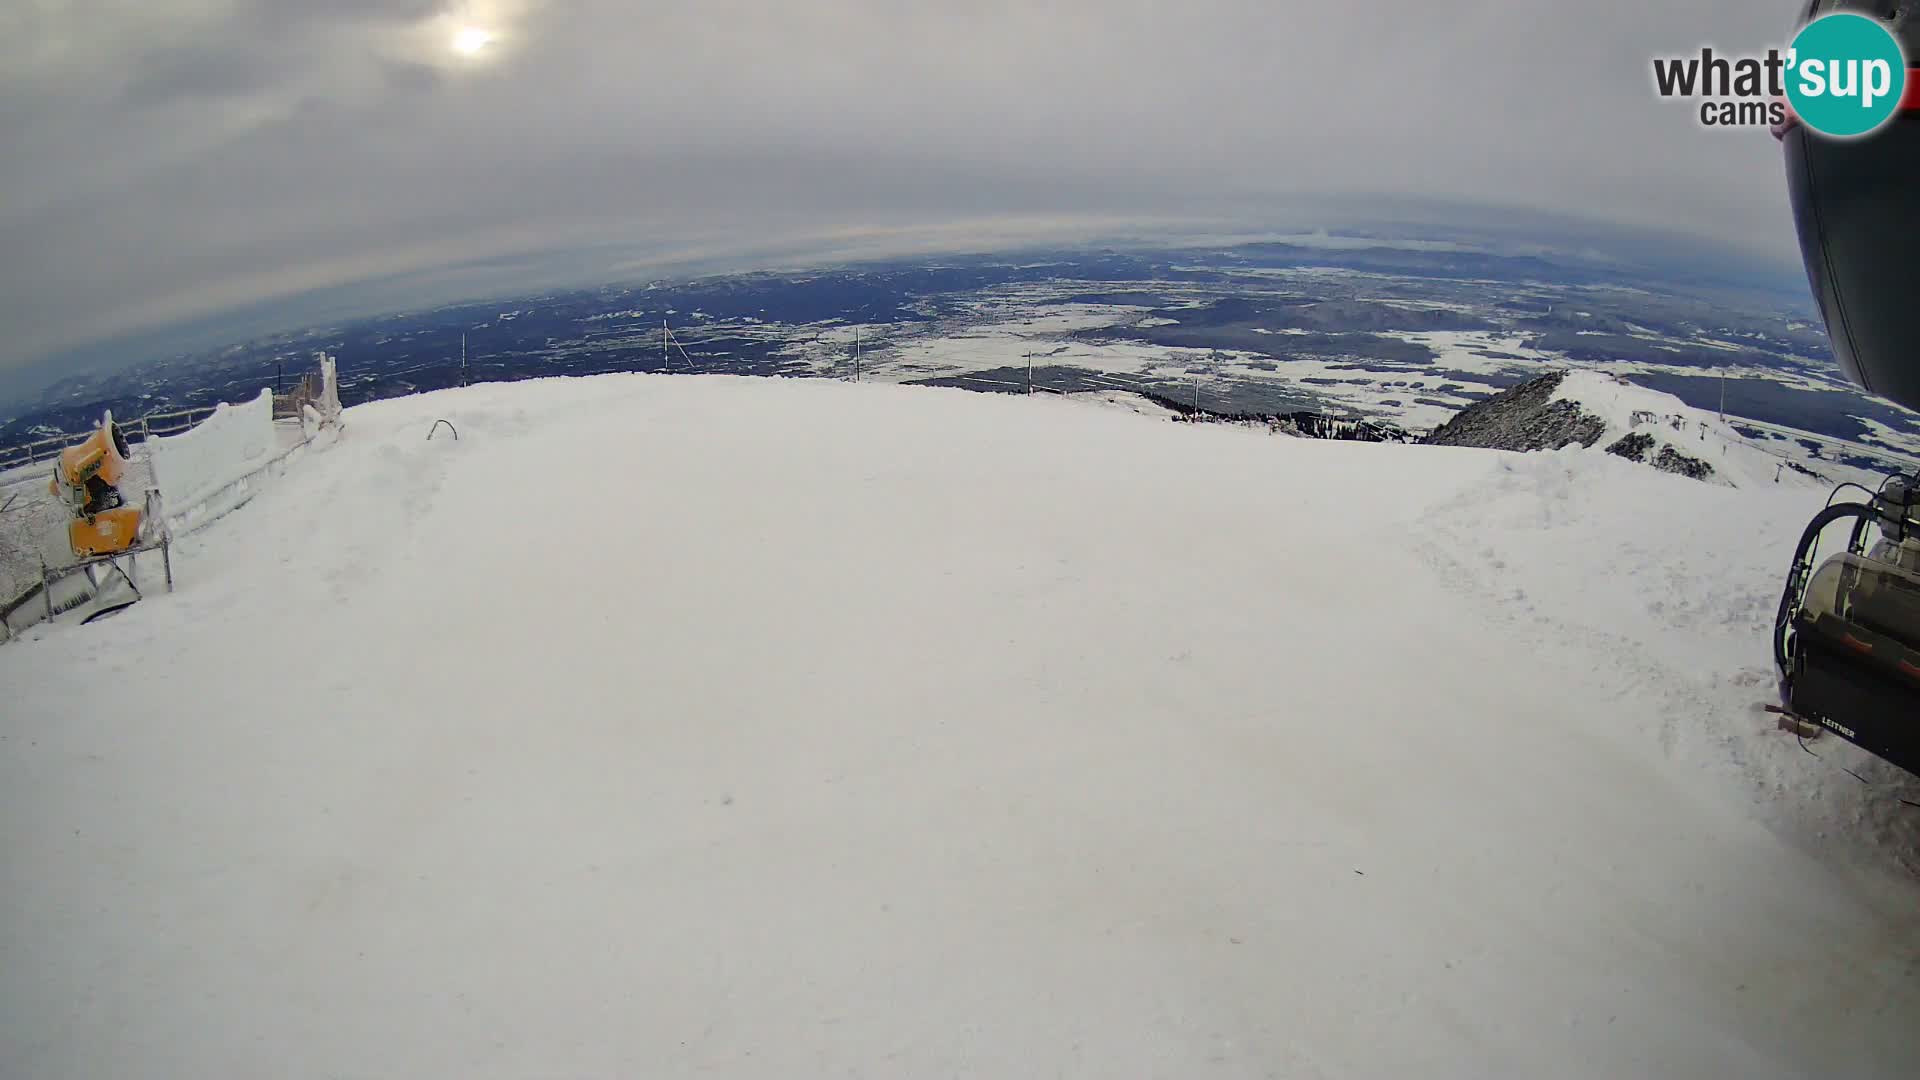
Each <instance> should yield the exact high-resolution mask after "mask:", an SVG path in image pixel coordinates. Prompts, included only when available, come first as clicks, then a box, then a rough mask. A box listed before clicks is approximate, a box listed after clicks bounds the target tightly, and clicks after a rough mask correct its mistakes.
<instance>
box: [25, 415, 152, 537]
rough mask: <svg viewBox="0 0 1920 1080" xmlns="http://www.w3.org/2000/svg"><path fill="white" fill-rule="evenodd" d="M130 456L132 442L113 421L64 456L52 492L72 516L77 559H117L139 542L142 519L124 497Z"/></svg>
mask: <svg viewBox="0 0 1920 1080" xmlns="http://www.w3.org/2000/svg"><path fill="white" fill-rule="evenodd" d="M129 456H131V454H130V451H129V450H128V448H127V438H126V436H125V435H124V434H122V433H121V431H120V425H118V424H116V423H114V422H113V418H112V417H111V416H109V417H107V418H106V419H105V420H103V421H102V422H101V424H100V427H99V428H98V429H97V430H96V431H94V433H93V434H91V435H89V436H87V438H86V441H84V442H82V443H80V444H79V445H77V446H69V447H67V448H66V449H65V450H62V451H61V452H60V459H59V461H58V462H57V463H56V464H55V465H54V470H53V482H52V483H50V484H48V485H47V489H48V490H49V491H51V492H52V493H53V494H54V495H55V496H56V497H58V498H59V499H60V501H61V503H62V504H64V505H65V506H66V508H67V510H68V511H69V512H70V513H71V514H72V515H73V520H71V521H69V522H67V543H68V546H70V547H72V548H73V553H74V554H75V555H76V556H79V557H80V558H83V559H85V558H92V557H95V556H101V555H117V554H119V553H121V552H123V551H126V550H127V549H129V548H131V547H134V546H135V545H136V544H138V543H139V542H140V540H141V526H142V524H143V522H142V517H143V515H142V513H141V511H139V510H138V509H135V508H133V507H130V506H128V505H126V502H127V500H126V496H124V495H122V494H121V493H120V481H121V478H122V477H123V476H125V475H126V471H127V458H128V457H129Z"/></svg>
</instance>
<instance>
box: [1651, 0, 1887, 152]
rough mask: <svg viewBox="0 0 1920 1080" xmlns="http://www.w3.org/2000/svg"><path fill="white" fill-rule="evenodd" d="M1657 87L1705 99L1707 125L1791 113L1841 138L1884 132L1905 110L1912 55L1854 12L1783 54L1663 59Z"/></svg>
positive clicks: (1767, 121)
mask: <svg viewBox="0 0 1920 1080" xmlns="http://www.w3.org/2000/svg"><path fill="white" fill-rule="evenodd" d="M1653 83H1654V90H1655V92H1657V93H1658V94H1659V95H1660V96H1661V97H1665V98H1687V99H1698V100H1700V123H1701V124H1702V125H1704V126H1706V127H1760V126H1769V125H1770V126H1772V127H1774V128H1776V129H1778V128H1780V127H1782V126H1784V125H1785V124H1786V123H1787V121H1788V118H1789V112H1788V110H1789V109H1791V110H1792V112H1791V116H1792V117H1793V118H1794V119H1797V120H1798V121H1799V122H1800V123H1802V124H1804V125H1806V126H1807V127H1808V128H1810V129H1811V130H1813V131H1816V132H1818V133H1820V134H1822V135H1826V136H1829V137H1832V138H1837V139H1847V138H1854V137H1857V136H1861V135H1868V134H1871V133H1873V132H1875V131H1878V130H1879V129H1880V128H1881V127H1882V126H1883V125H1885V124H1886V123H1887V121H1889V120H1891V119H1892V118H1893V115H1894V114H1895V113H1896V112H1898V111H1899V110H1900V103H1901V100H1902V98H1903V97H1904V96H1905V94H1906V90H1907V58H1906V53H1905V51H1904V50H1903V49H1902V48H1901V46H1900V39H1899V38H1898V37H1896V36H1894V33H1893V31H1892V30H1890V29H1888V28H1887V26H1886V24H1884V23H1882V22H1880V21H1879V20H1877V19H1872V18H1869V17H1867V16H1865V15H1859V14H1855V13H1852V12H1839V13H1835V14H1832V15H1827V16H1823V17H1821V18H1818V19H1815V20H1814V21H1812V22H1810V23H1808V24H1807V25H1805V26H1803V27H1801V28H1800V32H1799V33H1798V34H1796V35H1795V36H1794V39H1793V44H1792V45H1790V46H1789V47H1788V48H1787V50H1786V51H1785V52H1784V53H1782V52H1781V51H1780V50H1779V49H1769V50H1768V51H1767V53H1766V55H1764V56H1745V57H1727V56H1717V55H1715V54H1714V51H1713V49H1712V48H1711V47H1708V48H1704V49H1701V50H1700V54H1699V55H1698V56H1686V57H1658V58H1656V59H1655V60H1654V61H1653Z"/></svg>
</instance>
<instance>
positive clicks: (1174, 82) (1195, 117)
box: [0, 0, 1793, 366]
mask: <svg viewBox="0 0 1920 1080" xmlns="http://www.w3.org/2000/svg"><path fill="white" fill-rule="evenodd" d="M1792 7H1793V4H1792V3H1791V2H1790V0H1777V2H1776V0H1769V2H1766V3H1762V4H1758V5H1756V4H1753V3H1751V0H1712V2H1706V3H1700V4H1695V5H1673V4H1669V3H1661V2H1655V0H1620V2H1618V3H1613V4H1591V3H1575V4H1564V3H1563V4H1536V5H1527V6H1524V7H1523V6H1520V5H1516V4H1513V3H1511V2H1509V0H1458V2H1454V3H1436V2H1432V0H1425V2H1421V0H1377V2H1374V3H1368V4H1325V3H1314V4H1304V3H1287V2H1281V0H1192V2H1189V3H1183V4H1172V3H1157V2H1147V0H1058V2H1054V3H1038V2H1026V3H1011V2H1004V0H955V2H953V3H947V4H937V5H936V4H911V5H910V4H900V3H895V2H892V0H805V2H797V3H796V2H783V0H705V2H655V3H633V2H624V0H622V2H616V0H568V2H559V0H555V2H551V3H537V2H533V0H393V2H383V0H346V2H338V0H336V2H330V3H314V2H296V0H252V2H246V3H240V4H237V5H236V4H233V3H226V2H219V0H147V2H144V3H130V2H122V3H105V2H97V3H95V4H92V5H84V6H82V5H72V6H66V7H54V6H51V5H38V6H33V7H32V8H31V10H32V11H33V12H34V13H35V14H32V15H30V16H28V17H25V18H24V19H22V17H21V16H19V15H18V13H17V12H16V13H15V14H13V15H7V14H0V145H5V146H7V147H8V148H9V150H8V152H7V153H6V154H5V155H0V193H4V196H3V197H0V253H4V255H5V257H4V258H3V259H0V323H3V324H4V325H6V326H8V328H9V340H8V342H7V343H6V344H0V366H5V365H18V364H21V363H25V362H28V361H31V360H33V359H34V358H36V357H38V356H42V355H45V354H48V353H50V352H52V351H55V350H59V349H62V348H65V347H68V346H71V345H75V344H79V343H82V342H85V341H88V340H90V339H97V338H100V337H103V336H106V335H108V334H110V333H124V332H131V331H136V330H140V329H142V328H145V327H151V326H157V325H160V324H163V323H166V322H169V321H172V320H177V319H185V318H198V317H202V316H206V315H209V314H211V313H214V312H217V311H219V310H222V309H223V308H226V307H237V306H242V305H247V304H254V303H257V302H259V301H263V300H269V299H272V298H274V297H284V296H291V295H294V294H297V293H300V292H303V291H306V290H310V289H329V288H335V287H339V286H345V285H349V284H351V283H353V282H356V281H363V280H369V279H375V278H378V279H381V280H387V279H388V278H389V277H390V276H391V275H396V274H407V273H414V272H418V273H429V272H434V271H438V270H442V269H444V268H446V267H447V266H449V265H453V264H471V263H474V262H475V261H476V260H485V259H488V258H492V257H520V256H531V255H534V254H537V253H543V252H553V251H558V250H561V249H584V248H588V247H591V246H594V245H611V246H622V245H624V246H630V247H632V248H633V249H635V250H642V251H699V252H705V253H718V252H724V251H728V250H732V251H736V252H740V253H743V254H744V253H749V252H760V251H768V250H774V249H780V250H791V249H792V244H791V243H790V242H797V241H796V238H800V237H826V236H834V235H864V236H868V237H870V238H873V241H872V242H873V243H876V244H880V243H884V241H885V239H886V238H889V237H893V238H898V237H902V236H905V235H907V232H910V231H911V230H913V229H915V228H919V229H922V230H925V229H927V228H928V227H931V226H940V227H942V228H947V229H952V230H956V231H952V232H943V233H941V235H955V236H962V235H966V232H965V229H964V226H965V224H966V223H967V222H969V221H973V222H977V223H981V224H980V226H979V230H978V232H977V235H982V236H985V235H993V236H996V237H1004V233H1003V232H1002V231H1001V225H992V226H991V227H990V226H989V225H987V224H985V223H1005V222H1008V221H1021V220H1025V221H1045V222H1062V221H1066V220H1069V219H1073V218H1079V219H1082V220H1085V221H1094V220H1098V221H1102V222H1109V223H1110V222H1116V221H1117V222H1125V221H1129V220H1154V221H1165V220H1172V219H1195V220H1201V221H1205V222H1208V223H1214V222H1219V221H1238V222H1241V223H1243V224H1245V225H1247V226H1250V227H1259V226H1261V225H1263V224H1265V223H1266V220H1267V219H1268V218H1270V217H1271V216H1272V215H1274V214H1276V213H1279V212H1280V211H1279V209H1278V208H1281V207H1286V206H1291V205H1293V204H1294V202H1295V201H1296V200H1297V199H1298V198H1299V197H1301V196H1303V195H1312V194H1315V193H1334V194H1339V195H1342V196H1345V197H1346V198H1347V199H1348V200H1349V202H1361V203H1364V202H1366V201H1367V200H1368V199H1370V198H1371V199H1379V200H1388V199H1405V198H1408V197H1415V198H1425V199H1432V200H1455V201H1461V202H1469V203H1481V204H1491V205H1495V206H1507V207H1515V208H1524V209H1529V210H1538V211H1552V212H1563V213H1572V214H1576V215H1580V216H1582V217H1586V218H1592V219H1597V220H1601V221H1615V222H1620V223H1624V224H1630V225H1635V226H1640V227H1647V228H1653V229H1658V230H1665V231H1667V232H1670V233H1671V234H1673V235H1675V236H1699V237H1701V238H1703V239H1704V240H1705V241H1709V242H1714V243H1721V244H1727V245H1731V246H1733V247H1736V248H1741V249H1744V250H1747V251H1749V252H1751V253H1753V255H1754V257H1755V258H1758V259H1766V260H1773V261H1776V262H1784V261H1785V260H1787V259H1789V258H1790V257H1791V253H1792V237H1791V225H1790V222H1789V221H1788V219H1787V216H1786V211H1785V206H1784V196H1783V182H1782V180H1781V177H1780V170H1779V162H1778V157H1777V150H1776V149H1775V147H1774V146H1773V144H1772V141H1771V140H1770V139H1768V138H1766V136H1765V135H1764V134H1763V133H1752V132H1749V133H1746V134H1729V133H1719V132H1708V131H1704V130H1702V129H1701V128H1700V127H1699V126H1698V124H1697V122H1696V121H1695V120H1694V118H1693V115H1692V113H1691V112H1690V111H1689V110H1688V109H1687V108H1686V107H1685V106H1684V105H1678V104H1675V103H1671V102H1662V101H1659V100H1657V99H1656V98H1655V97H1654V96H1653V94H1652V91H1651V89H1650V85H1649V83H1650V80H1649V76H1648V64H1649V60H1650V58H1651V57H1652V56H1653V55H1655V54H1663V53H1683V52H1686V51H1688V50H1691V49H1697V48H1698V47H1699V46H1700V45H1701V44H1704V43H1709V42H1711V43H1713V44H1715V45H1716V46H1719V47H1722V48H1726V49H1757V48H1761V47H1764V46H1765V45H1767V44H1772V43H1777V42H1779V41H1781V40H1782V39H1783V38H1784V37H1785V35H1786V32H1787V28H1788V24H1789V22H1790V19H1791V15H1792ZM9 19H12V20H13V21H12V22H9V21H8V20H9ZM466 23H470V24H473V25H479V26H485V27H487V28H488V29H490V30H493V31H494V32H495V33H497V34H498V36H499V40H498V42H497V44H496V45H494V46H490V47H489V49H488V50H487V54H486V55H485V56H483V57H482V58H480V60H479V61H478V62H473V61H469V60H466V59H463V58H460V57H457V56H455V55H454V54H453V53H452V51H451V50H450V49H449V48H448V47H447V46H448V42H449V41H450V38H451V34H452V31H453V30H454V29H456V28H457V27H458V26H460V25H462V24H466ZM902 230H905V231H902ZM825 249H826V248H825V247H823V248H822V250H825ZM616 261H618V260H616ZM553 262H554V260H550V259H544V258H543V261H542V265H552V264H553ZM585 263H591V260H585ZM585 263H583V265H584V264H585ZM501 265H508V264H501ZM459 280H465V278H459ZM501 280H502V281H506V282H508V283H510V279H508V278H502V279H501Z"/></svg>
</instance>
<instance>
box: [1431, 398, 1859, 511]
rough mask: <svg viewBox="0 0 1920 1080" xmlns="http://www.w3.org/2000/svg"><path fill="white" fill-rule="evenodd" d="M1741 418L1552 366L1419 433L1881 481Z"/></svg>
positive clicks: (1763, 482) (1810, 479) (1439, 438)
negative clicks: (1811, 456) (1818, 457)
mask: <svg viewBox="0 0 1920 1080" xmlns="http://www.w3.org/2000/svg"><path fill="white" fill-rule="evenodd" d="M1743 424H1744V425H1746V426H1747V427H1748V428H1749V429H1752V425H1751V424H1750V423H1749V422H1746V421H1740V420H1738V419H1735V420H1731V421H1729V420H1726V419H1722V418H1721V417H1719V416H1718V415H1716V414H1714V413H1710V412H1705V411H1702V410H1700V409H1695V408H1693V407H1691V406H1689V405H1687V404H1686V403H1685V402H1682V401H1681V400H1680V399H1679V398H1677V397H1674V396H1673V395H1672V394H1666V393H1662V392H1660V391H1658V390H1652V389H1649V388H1647V387H1644V386H1640V385H1638V384H1636V383H1633V382H1630V381H1628V380H1627V379H1625V378H1623V377H1618V376H1613V375H1608V374H1605V373H1603V372H1598V371H1590V370H1572V371H1554V372H1549V373H1548V374H1546V375H1542V376H1540V377H1538V378H1535V379H1531V380H1528V381H1527V382H1525V383H1522V384H1520V385H1519V386H1516V387H1513V388H1512V389H1510V390H1507V391H1505V392H1503V393H1501V394H1498V395H1495V396H1494V397H1492V398H1489V399H1487V400H1486V401H1482V402H1479V403H1476V404H1474V405H1471V406H1469V407H1468V408H1466V409H1463V410H1461V411H1460V412H1459V413H1458V414H1456V415H1455V416H1454V418H1453V419H1452V420H1449V421H1448V422H1447V423H1446V424H1443V425H1441V426H1440V427H1439V428H1436V429H1435V430H1434V431H1433V432H1432V433H1431V434H1429V435H1428V436H1427V438H1426V440H1425V441H1426V442H1428V443H1430V444H1433V445H1439V446H1472V447H1481V448H1487V449H1501V450H1520V451H1532V450H1555V449H1559V448H1560V447H1561V446H1564V445H1567V444H1569V443H1577V444H1579V445H1581V446H1584V447H1592V448H1595V449H1604V450H1606V451H1607V452H1608V453H1610V454H1613V455H1615V456H1617V457H1622V458H1625V459H1627V460H1629V461H1635V462H1640V463H1642V464H1646V465H1650V466H1653V467H1654V468H1656V469H1660V470H1661V471H1663V472H1670V473H1674V474H1676V475H1680V476H1687V477H1690V478H1693V479H1696V480H1705V481H1707V482H1708V483H1712V484H1719V485H1724V486H1728V487H1739V488H1755V487H1788V488H1818V489H1829V490H1830V489H1831V488H1832V487H1833V485H1834V484H1835V483H1837V482H1839V481H1841V480H1854V481H1863V482H1868V483H1870V484H1877V483H1878V476H1876V475H1873V474H1869V473H1866V472H1862V471H1861V470H1859V469H1857V468H1853V467H1850V466H1848V465H1845V464H1842V463H1840V462H1837V461H1816V462H1815V465H1817V470H1816V469H1814V468H1809V467H1807V465H1806V464H1804V462H1803V459H1805V458H1806V457H1807V455H1806V453H1805V448H1804V447H1799V446H1797V445H1796V444H1794V443H1793V442H1792V440H1791V439H1790V438H1788V437H1786V436H1785V435H1782V436H1780V437H1775V436H1774V435H1773V433H1771V432H1761V431H1757V430H1756V431H1755V435H1757V436H1758V438H1756V437H1755V435H1749V434H1746V433H1743V432H1742V430H1741V425H1743ZM1762 439H1764V440H1765V441H1762ZM1769 443H1772V444H1775V445H1768V444H1769ZM1809 445H1813V444H1811V443H1810V444H1809ZM1789 449H1791V450H1792V451H1793V452H1789ZM1862 450H1863V451H1864V450H1865V448H1862ZM1894 467H1897V466H1896V465H1894V464H1890V465H1889V466H1888V468H1894Z"/></svg>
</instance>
